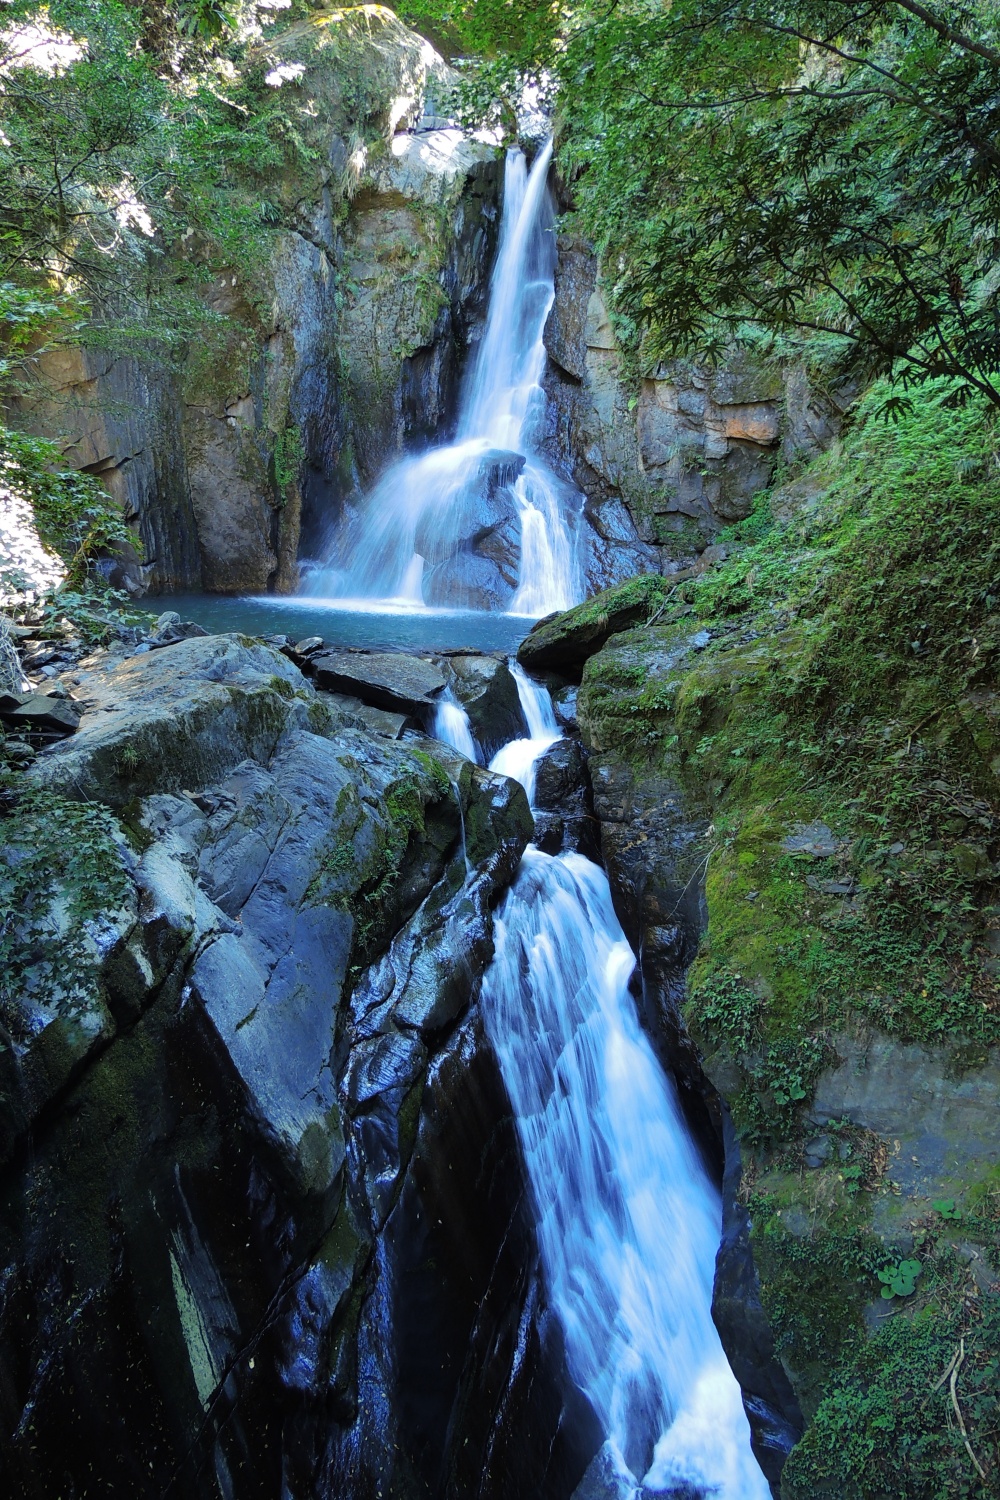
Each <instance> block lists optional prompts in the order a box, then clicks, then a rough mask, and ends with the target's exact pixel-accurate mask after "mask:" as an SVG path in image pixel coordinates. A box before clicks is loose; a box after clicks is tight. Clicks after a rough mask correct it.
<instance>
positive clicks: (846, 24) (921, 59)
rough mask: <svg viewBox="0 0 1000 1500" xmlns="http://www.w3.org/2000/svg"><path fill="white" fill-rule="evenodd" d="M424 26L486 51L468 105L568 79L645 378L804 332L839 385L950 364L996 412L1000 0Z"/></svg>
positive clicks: (594, 217)
mask: <svg viewBox="0 0 1000 1500" xmlns="http://www.w3.org/2000/svg"><path fill="white" fill-rule="evenodd" d="M406 13H407V14H409V15H411V16H413V17H414V19H415V20H416V21H417V23H418V24H420V23H421V22H424V21H426V22H430V23H431V24H437V25H439V26H443V27H445V28H449V27H450V28H451V29H452V30H453V31H455V32H456V33H457V36H458V38H459V39H460V42H461V44H462V45H464V46H465V47H466V48H469V49H471V50H473V51H475V52H477V53H478V54H479V55H480V56H481V57H482V58H483V64H482V67H481V69H480V73H479V75H478V77H475V78H472V79H471V80H469V82H468V83H467V85H466V97H467V102H468V105H469V107H470V108H472V109H476V108H478V109H479V110H480V111H481V112H482V111H483V109H484V106H485V105H486V103H487V100H488V98H489V96H490V91H491V89H492V92H493V95H494V96H495V99H496V103H495V105H494V113H495V115H496V116H497V117H498V118H500V119H504V118H510V117H511V108H510V102H511V101H512V100H513V99H514V98H515V97H516V90H517V86H518V82H519V81H520V80H524V79H527V80H532V81H537V80H539V79H544V78H545V77H546V76H548V77H549V79H550V85H549V86H550V87H551V88H552V90H553V91H554V92H555V93H556V96H557V100H558V116H557V118H558V122H559V125H558V128H559V135H560V152H559V155H560V161H561V164H562V167H563V170H564V173H566V174H567V176H568V177H569V178H570V179H571V180H572V182H573V192H574V196H575V198H576V202H577V218H578V222H579V224H580V226H581V227H582V228H583V229H584V230H585V232H586V233H588V234H589V235H590V236H591V238H592V239H593V240H594V242H595V244H596V245H597V247H598V249H599V251H600V253H601V256H602V261H603V267H604V283H605V292H606V296H607V298H608V301H609V304H610V307H611V310H612V313H613V314H614V316H615V317H616V321H617V325H618V326H617V331H618V334H619V338H620V341H621V342H623V343H624V344H625V345H626V346H627V347H631V348H632V349H633V350H638V351H639V352H640V354H641V356H642V358H643V360H644V361H645V362H646V363H647V364H648V365H650V366H651V365H653V364H655V362H656V361H657V360H658V359H661V358H664V357H673V356H677V355H693V356H694V357H696V358H703V357H704V356H705V354H706V351H714V352H715V353H720V352H721V351H722V350H723V349H724V348H726V347H727V346H728V345H729V344H730V343H731V342H732V341H733V340H734V339H735V340H736V341H738V342H742V343H745V344H747V345H749V346H751V347H754V348H757V349H761V348H764V349H766V350H768V351H770V352H787V351H788V349H789V347H792V348H800V347H801V346H802V345H803V343H804V344H805V345H806V346H807V347H808V350H809V356H810V359H811V360H812V361H814V362H815V365H816V366H817V368H819V369H822V370H824V372H825V373H826V374H827V375H828V376H830V375H833V374H835V373H836V374H839V375H843V373H844V372H845V371H847V370H850V371H851V372H852V373H853V374H854V375H855V376H860V377H861V378H862V379H870V378H871V377H872V375H873V374H877V373H886V372H896V373H897V374H900V375H902V376H903V377H904V378H905V379H906V380H907V381H908V382H911V383H917V384H919V383H921V382H923V381H926V380H927V379H932V378H934V377H936V376H942V375H946V376H952V377H955V378H956V379H957V382H958V383H957V386H956V395H957V396H960V397H962V398H964V397H966V396H968V395H969V394H971V393H972V392H978V393H979V394H981V395H984V396H985V397H986V399H987V400H989V401H990V402H992V403H993V404H994V405H998V404H1000V384H998V383H997V376H998V374H1000V343H998V341H997V313H998V302H997V295H998V284H997V278H996V275H995V264H994V262H995V247H996V242H997V233H998V226H1000V217H998V214H1000V194H998V186H1000V152H998V150H997V146H996V132H997V124H998V114H997V111H998V104H997V99H998V94H997V82H998V77H1000V46H998V32H997V14H996V8H995V6H994V5H993V4H991V3H989V0H967V3H964V4H957V5H956V4H947V5H945V4H931V5H928V6H924V5H923V4H918V3H916V0H875V3H872V4H868V5H865V6H857V5H853V4H850V3H847V0H793V3H790V4H785V5H776V4H774V3H773V0H736V3H734V4H728V5H719V4H717V3H716V0H673V3H672V4H670V5H669V6H666V5H661V4H659V3H655V0H621V3H617V4H613V5H606V4H604V3H602V0H593V3H592V0H583V3H579V4H571V5H561V6H550V5H543V4H540V3H539V0H521V3H513V4H501V3H497V4H494V3H492V0H490V3H488V4H485V5H482V4H480V3H479V0H476V3H475V4H471V3H460V0H411V3H410V4H409V6H408V8H407V12H406ZM505 105H506V108H505V107H504V106H505ZM892 399H893V400H894V402H896V403H897V404H898V403H899V402H900V401H905V400H906V399H907V398H906V397H905V396H904V395H902V394H901V393H899V392H895V393H893V397H892Z"/></svg>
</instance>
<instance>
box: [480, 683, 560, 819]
mask: <svg viewBox="0 0 1000 1500" xmlns="http://www.w3.org/2000/svg"><path fill="white" fill-rule="evenodd" d="M510 670H511V673H512V674H513V677H514V681H515V682H516V683H517V696H518V698H519V699H520V700H521V712H522V713H523V714H524V722H525V723H526V724H527V726H528V737H527V739H521V740H510V741H508V743H507V744H506V745H504V747H503V749H502V750H498V751H497V753H496V755H494V757H493V759H492V760H491V761H490V770H491V771H499V773H500V775H501V776H511V777H513V779H514V780H515V781H519V782H520V783H521V785H522V786H523V787H524V790H525V791H526V792H527V794H528V801H529V802H532V801H533V799H534V794H535V764H536V762H537V760H538V757H539V756H540V755H541V754H542V752H543V750H547V749H548V747H549V746H550V745H551V744H553V743H554V742H555V741H556V740H557V739H558V738H559V734H560V731H559V727H558V725H557V724H556V716H555V711H554V709H553V707H552V699H551V697H550V696H549V694H548V691H547V690H546V689H545V688H543V687H541V686H540V685H539V684H538V683H536V682H532V680H531V678H530V677H529V676H528V674H527V673H526V672H525V670H524V668H523V667H522V666H520V665H519V664H518V663H517V662H516V661H513V660H512V661H511V662H510Z"/></svg>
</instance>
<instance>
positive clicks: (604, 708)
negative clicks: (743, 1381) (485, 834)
mask: <svg viewBox="0 0 1000 1500" xmlns="http://www.w3.org/2000/svg"><path fill="white" fill-rule="evenodd" d="M884 395H885V392H884V390H883V391H882V392H881V396H880V395H879V393H878V392H876V393H873V394H872V396H871V397H869V398H867V400H866V402H865V403H863V404H862V408H861V410H860V411H859V413H858V415H857V420H856V422H855V424H854V425H853V427H852V430H851V433H850V435H849V436H848V437H847V438H845V440H844V442H843V445H842V446H841V447H840V448H838V449H837V450H835V451H832V452H830V453H827V454H826V455H824V456H823V457H820V458H819V459H816V460H815V461H814V462H813V463H812V464H811V465H810V466H809V467H808V468H807V469H806V470H805V471H804V472H803V473H801V474H800V475H798V476H797V477H796V478H795V479H794V480H793V481H792V482H791V483H789V484H788V485H786V486H784V487H782V488H781V489H779V490H776V491H775V492H774V493H773V494H772V495H770V496H768V497H766V498H765V499H764V500H763V501H762V502H761V503H760V504H758V506H757V507H756V508H755V510H754V513H753V514H752V515H751V516H750V517H749V518H748V519H747V520H746V521H745V522H743V523H741V524H740V525H739V526H737V527H735V528H733V530H732V531H731V532H730V533H729V534H728V536H726V537H725V538H724V540H725V545H726V546H727V548H728V551H729V555H728V557H727V558H726V559H724V560H723V561H722V562H721V563H720V564H719V565H718V566H717V567H715V568H714V569H713V570H712V571H711V572H710V573H706V574H705V575H704V576H703V577H701V578H698V579H696V580H691V581H682V582H681V583H680V585H679V586H678V587H677V588H676V590H675V592H674V594H673V595H672V596H671V598H670V600H669V601H668V602H667V603H666V604H665V606H664V607H663V608H662V610H661V611H660V614H659V618H658V620H657V621H656V623H651V624H649V625H646V626H642V625H639V626H636V627H635V628H633V629H631V630H629V631H626V632H624V633H622V634H620V635H617V636H614V637H611V638H610V639H609V640H608V641H607V642H606V643H605V645H604V646H603V648H602V650H601V651H600V652H599V653H598V654H597V655H594V656H591V657H590V659H589V660H588V661H587V663H586V665H585V667H584V671H583V681H582V685H581V688H580V691H579V695H578V713H579V718H580V724H581V729H582V732H583V734H584V737H585V740H586V741H587V743H588V745H589V747H590V749H591V770H592V774H593V778H594V787H595V799H596V800H597V803H598V809H599V811H601V812H602V816H603V817H604V818H605V819H606V823H605V829H604V838H605V845H606V851H605V857H606V862H607V865H608V870H609V875H610V876H611V878H612V883H613V886H614V887H615V895H616V901H617V902H618V903H619V904H620V906H621V907H622V909H623V910H626V911H628V912H638V913H640V916H639V917H637V918H636V931H637V933H638V934H640V935H641V937H642V941H643V942H644V944H645V946H644V948H643V954H644V977H646V978H647V981H649V980H650V977H651V976H653V977H655V976H656V974H657V972H658V973H659V979H658V981H657V982H658V983H659V984H660V989H661V993H662V994H664V995H669V993H670V985H671V983H672V984H673V985H674V989H673V995H674V998H675V1002H679V1003H680V1004H681V1005H682V1006H683V1025H682V1024H681V1023H680V1020H679V1019H678V1017H677V1016H676V1010H675V1012H674V1018H673V1020H670V1014H671V1011H670V1005H669V1003H667V1001H666V1000H665V1001H664V1003H663V1005H662V1007H661V1015H662V1016H663V1017H666V1018H667V1019H666V1022H665V1024H666V1025H667V1026H668V1032H669V1028H670V1027H671V1026H672V1027H673V1028H674V1031H675V1032H677V1033H678V1034H679V1035H680V1037H681V1038H682V1041H681V1044H680V1045H681V1052H680V1056H681V1057H682V1058H683V1055H684V1054H683V1047H684V1045H685V1044H686V1045H687V1046H688V1047H689V1048H690V1047H691V1045H692V1042H693V1044H694V1045H695V1046H696V1047H697V1050H698V1052H699V1054H700V1058H701V1062H702V1065H703V1067H704V1069H705V1071H706V1073H707V1075H708V1078H709V1080H710V1081H711V1082H712V1083H714V1084H715V1085H716V1086H717V1088H718V1089H719V1090H720V1091H721V1093H722V1094H723V1095H724V1096H725V1097H726V1098H727V1099H728V1100H729V1102H730V1105H731V1108H732V1118H733V1121H734V1124H735V1126H736V1130H737V1132H738V1135H739V1137H740V1138H741V1139H740V1144H741V1149H742V1151H743V1155H744V1164H745V1170H744V1178H743V1186H742V1188H741V1190H740V1193H739V1199H737V1198H736V1193H735V1184H731V1197H730V1198H729V1199H727V1214H730V1213H731V1212H732V1213H735V1212H736V1211H737V1209H738V1210H739V1212H742V1213H747V1214H748V1216H749V1217H748V1223H749V1226H750V1231H749V1233H750V1243H751V1245H752V1248H753V1253H754V1259H755V1263H756V1273H755V1274H756V1276H758V1277H759V1283H760V1296H761V1302H762V1305H763V1307H764V1309H765V1310H766V1312H767V1313H768V1315H769V1316H770V1320H771V1326H772V1329H773V1331H774V1338H775V1345H776V1349H777V1351H778V1354H779V1355H780V1357H781V1359H782V1360H783V1362H784V1364H785V1367H786V1369H787V1371H788V1372H789V1374H790V1375H791V1377H792V1380H793V1383H794V1386H795V1390H796V1393H797V1394H798V1396H799V1399H800V1401H801V1403H802V1407H803V1410H804V1411H805V1413H806V1416H807V1417H808V1418H809V1419H810V1423H811V1425H810V1426H809V1427H808V1429H807V1432H806V1435H805V1438H804V1439H803V1441H802V1443H801V1444H800V1445H799V1447H797V1448H796V1449H795V1451H794V1453H793V1455H792V1458H791V1460H790V1462H789V1465H788V1468H787V1470H786V1473H785V1478H784V1480H783V1482H782V1483H783V1487H782V1494H783V1495H788V1496H794V1497H795V1500H799V1497H802V1500H804V1497H805V1496H809V1497H812V1496H814V1495H819V1494H829V1495H831V1496H833V1495H836V1496H837V1497H838V1500H844V1497H848V1496H850V1497H852V1500H874V1497H875V1496H879V1497H880V1496H882V1495H883V1494H886V1493H889V1492H890V1490H892V1489H893V1487H894V1486H895V1487H896V1489H897V1490H898V1493H899V1494H900V1495H901V1496H905V1497H906V1500H917V1497H921V1500H922V1497H923V1496H925V1495H932V1494H933V1495H938V1494H951V1493H956V1494H958V1493H961V1492H962V1488H963V1486H965V1485H966V1483H967V1481H969V1480H970V1479H971V1475H972V1473H973V1468H972V1467H970V1460H969V1457H968V1453H967V1452H965V1449H964V1445H963V1443H962V1441H961V1438H960V1436H959V1437H958V1438H956V1437H955V1434H954V1431H953V1430H952V1429H951V1428H950V1427H949V1420H948V1416H947V1412H948V1409H949V1407H948V1402H947V1400H946V1399H942V1400H940V1401H939V1400H938V1397H937V1395H934V1396H931V1397H928V1391H930V1390H932V1389H933V1388H934V1385H935V1381H936V1380H938V1377H939V1376H940V1374H941V1371H942V1369H944V1368H945V1367H946V1365H947V1362H948V1359H949V1358H950V1357H951V1356H952V1355H953V1354H954V1353H955V1351H956V1350H957V1349H958V1348H959V1344H960V1341H961V1340H962V1339H965V1340H966V1344H965V1347H966V1349H967V1350H968V1351H969V1353H968V1358H969V1359H970V1361H971V1369H970V1372H969V1377H968V1378H969V1386H968V1390H969V1407H968V1410H969V1413H970V1415H971V1411H972V1409H973V1408H975V1409H976V1411H977V1412H978V1415H977V1416H976V1417H975V1418H974V1419H972V1420H973V1421H975V1422H978V1423H979V1427H978V1431H977V1433H976V1434H972V1435H971V1436H970V1443H971V1445H972V1447H973V1450H974V1452H976V1453H977V1456H978V1455H979V1453H983V1454H984V1455H988V1458H986V1457H984V1459H983V1462H984V1464H986V1466H987V1469H988V1471H989V1472H990V1477H991V1479H992V1471H991V1470H989V1465H990V1464H993V1463H994V1457H993V1450H992V1447H991V1444H992V1442H993V1439H992V1436H991V1433H990V1432H989V1430H988V1428H987V1426H986V1424H985V1416H984V1414H983V1411H982V1410H980V1409H979V1408H978V1407H976V1401H977V1397H976V1395H975V1394H974V1393H975V1391H977V1390H978V1389H979V1388H981V1387H982V1385H983V1382H984V1380H986V1379H988V1377H987V1376H986V1375H985V1371H986V1370H987V1369H988V1368H991V1365H990V1361H991V1360H992V1359H994V1358H995V1335H994V1334H993V1333H992V1332H990V1330H992V1329H993V1328H994V1327H995V1319H996V1308H997V1303H998V1299H997V1297H996V1285H997V1280H998V1274H1000V1212H998V1210H997V1194H996V1190H995V1183H994V1181H993V1178H994V1177H995V1174H996V1171H997V1165H996V1164H997V1162H998V1161H1000V1134H998V1131H997V1128H996V1124H995V1108H994V1105H993V1097H994V1091H995V1088H996V1056H995V1054H996V1049H997V1046H998V1044H1000V989H998V980H1000V964H998V962H997V952H998V950H1000V939H998V938H997V936H996V933H997V930H998V928H1000V918H998V915H997V914H998V912H1000V807H998V801H997V792H998V785H1000V784H998V782H997V779H996V764H995V762H996V761H997V753H998V745H997V740H996V720H997V715H996V711H995V709H996V705H995V700H996V671H997V649H996V645H995V639H994V637H995V631H994V621H995V616H996V609H997V597H998V596H997V588H996V578H997V576H998V575H997V565H998V556H1000V542H997V540H996V531H995V495H994V494H993V493H992V489H991V485H990V482H989V481H988V480H987V477H986V476H987V473H988V470H989V463H991V462H992V458H990V459H989V461H988V462H987V460H986V459H984V454H989V455H992V453H993V451H994V449H995V447H996V435H995V431H994V428H993V426H992V423H991V421H990V420H989V419H988V418H987V417H986V416H984V414H983V413H982V412H981V411H976V410H973V409H968V408H967V409H964V410H963V411H961V412H959V411H956V410H954V409H952V407H951V406H950V404H949V402H948V399H947V397H948V393H947V390H946V389H945V388H943V387H942V388H941V389H939V390H936V391H932V392H927V393H925V394H924V397H923V399H922V403H915V404H914V411H913V413H912V414H911V415H910V416H909V417H904V418H903V420H902V421H901V424H900V427H899V429H898V430H890V429H888V428H886V427H885V426H884V424H882V423H881V422H879V421H877V420H876V419H874V418H873V416H872V415H871V410H872V405H873V404H874V403H875V402H876V401H877V400H878V399H881V398H884ZM991 517H992V519H990V518H991ZM643 837H645V838H646V839H647V841H648V843H649V846H650V852H649V854H648V855H646V856H644V857H642V858H640V857H639V856H638V855H636V856H634V857H633V858H632V859H631V861H629V860H626V859H619V858H618V857H617V849H618V846H619V845H623V846H624V844H625V842H626V841H627V840H630V839H631V840H633V841H634V842H635V843H636V844H637V845H641V840H642V838H643ZM685 838H686V839H687V840H688V841H689V847H690V849H691V850H692V852H693V854H694V855H695V857H694V858H693V859H691V860H690V861H689V863H688V865H687V867H686V868H687V870H688V872H689V877H688V878H690V880H691V882H692V885H693V887H694V888H695V889H697V890H698V892H699V899H700V900H701V901H703V905H701V906H700V909H699V908H698V902H697V901H696V902H693V903H692V909H691V913H690V915H689V917H688V919H687V920H686V922H679V920H678V918H679V916H680V913H681V911H682V908H678V909H677V912H676V913H675V917H674V923H673V927H672V928H671V926H670V925H669V924H666V923H664V922H663V919H662V918H660V919H659V920H657V918H656V910H655V906H654V905H653V904H652V903H650V902H649V901H648V899H646V900H645V902H644V899H643V896H642V886H641V878H637V877H641V875H642V871H643V867H644V865H646V866H648V867H649V868H650V869H651V870H653V871H654V873H655V874H657V879H654V881H653V884H654V887H658V888H659V889H664V888H669V886H670V884H671V881H664V880H663V879H662V875H661V874H660V872H662V873H663V874H669V873H670V872H671V871H673V872H678V874H682V873H683V872H684V870H685V865H684V862H683V859H682V858H681V857H680V855H681V850H682V849H683V844H684V839H685ZM672 884H673V887H674V889H675V890H676V889H678V888H683V887H684V882H683V881H681V880H679V879H678V878H677V875H676V874H675V875H673V876H672ZM678 927H679V928H680V930H681V931H682V932H684V933H686V934H687V936H688V943H687V948H686V954H685V952H684V950H683V945H682V944H680V943H679V942H678V939H677V932H678ZM699 927H701V929H702V930H701V932H700V934H699V932H698V928H699ZM671 931H672V932H673V937H672V938H671V936H670V934H671ZM699 937H700V941H699ZM692 938H693V941H692ZM695 949H696V950H697V951H696V956H695V957H694V961H693V963H691V965H690V968H689V970H688V974H687V984H686V995H685V994H682V992H681V989H680V983H679V969H680V968H682V967H683V964H684V962H686V959H687V958H690V957H691V956H692V953H693V952H694V951H695ZM650 955H652V956H650ZM671 964H673V967H671ZM647 993H649V983H648V982H647ZM681 1071H682V1072H683V1063H682V1064H681ZM991 1174H992V1175H991ZM741 1204H742V1207H741ZM913 1259H915V1260H916V1262H917V1263H918V1264H919V1267H920V1270H919V1272H918V1273H917V1275H916V1276H915V1277H911V1278H910V1279H908V1280H907V1279H901V1278H899V1277H897V1278H896V1279H895V1282H893V1280H892V1278H891V1277H890V1278H889V1280H888V1281H886V1280H882V1281H880V1280H879V1279H878V1276H877V1273H878V1272H879V1271H883V1272H885V1271H886V1267H887V1266H889V1267H891V1266H893V1265H896V1266H898V1265H899V1264H900V1263H901V1262H902V1261H903V1260H913ZM897 1285H898V1287H899V1288H901V1290H900V1291H896V1290H894V1286H897ZM886 1286H888V1288H889V1295H888V1296H885V1295H883V1288H884V1287H886ZM970 1307H974V1308H975V1309H976V1311H975V1313H974V1314H972V1313H970V1311H969V1309H970ZM991 1339H993V1343H992V1345H991V1342H990V1340H991ZM946 1384H947V1382H946ZM937 1390H938V1392H939V1393H940V1392H941V1391H942V1390H943V1388H942V1387H941V1386H940V1384H939V1385H938V1387H937ZM963 1409H965V1408H963ZM970 1430H971V1429H970ZM884 1433H891V1434H892V1442H893V1444H894V1445H895V1446H894V1447H893V1450H892V1456H891V1458H890V1457H888V1456H886V1457H885V1458H884V1459H883V1454H882V1444H883V1438H882V1436H881V1435H882V1434H884ZM901 1452H905V1453H906V1454H907V1455H908V1459H907V1462H906V1465H904V1467H903V1469H900V1468H899V1465H898V1454H899V1453H901ZM963 1453H964V1454H965V1456H964V1458H963V1456H962V1455H963ZM893 1465H895V1467H892V1466H893ZM963 1475H964V1478H963Z"/></svg>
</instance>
